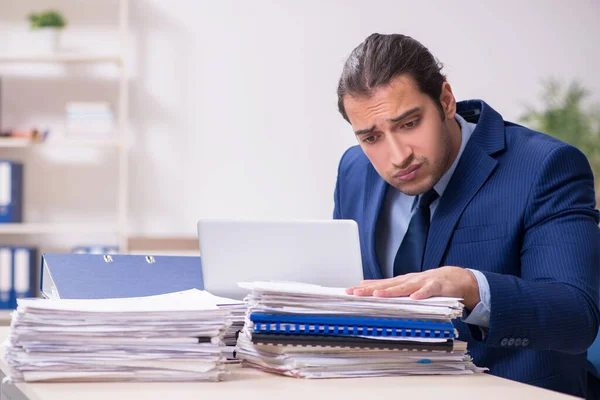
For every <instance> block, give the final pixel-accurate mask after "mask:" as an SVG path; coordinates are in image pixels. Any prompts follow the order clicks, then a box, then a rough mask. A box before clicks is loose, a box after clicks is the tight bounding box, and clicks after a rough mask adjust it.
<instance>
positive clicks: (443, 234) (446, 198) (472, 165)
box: [423, 143, 498, 270]
mask: <svg viewBox="0 0 600 400" xmlns="http://www.w3.org/2000/svg"><path fill="white" fill-rule="evenodd" d="M470 144H471V143H469V144H467V148H465V151H464V152H463V155H462V157H461V159H460V161H459V163H458V165H457V167H456V170H455V171H454V174H453V175H452V179H451V180H450V183H449V184H448V187H447V188H446V190H445V191H444V194H443V195H442V197H441V198H440V203H439V205H438V207H437V209H436V211H435V214H434V215H433V219H432V221H431V226H430V227H429V235H428V237H427V245H426V250H425V256H424V259H423V270H428V269H432V268H437V267H439V266H440V265H439V264H440V262H441V261H442V257H443V256H444V252H445V251H446V247H447V246H448V242H449V241H450V237H451V236H452V233H453V232H454V227H455V226H456V224H457V223H458V220H459V218H460V216H461V215H462V213H463V211H464V209H465V208H466V207H467V205H468V204H469V202H470V201H471V199H472V198H473V196H475V194H476V193H477V192H478V191H479V189H480V188H481V187H482V186H483V184H484V183H485V181H486V180H487V179H488V177H489V176H490V175H491V173H492V172H493V171H494V169H495V168H496V165H497V164H498V162H497V161H496V160H495V159H493V158H492V157H490V156H489V155H487V154H485V153H484V152H483V151H482V150H481V149H480V148H479V147H477V146H469V145H470Z"/></svg>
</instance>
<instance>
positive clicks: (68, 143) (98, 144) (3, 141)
mask: <svg viewBox="0 0 600 400" xmlns="http://www.w3.org/2000/svg"><path fill="white" fill-rule="evenodd" d="M119 146H121V141H120V140H118V139H72V140H69V139H59V140H52V139H49V140H46V141H44V142H35V141H31V140H29V139H21V138H15V139H12V138H3V137H0V148H5V147H9V148H21V149H27V148H32V149H35V148H37V149H43V148H48V147H50V148H53V147H54V148H58V147H63V148H68V147H87V148H99V149H102V148H111V147H112V148H118V147H119Z"/></svg>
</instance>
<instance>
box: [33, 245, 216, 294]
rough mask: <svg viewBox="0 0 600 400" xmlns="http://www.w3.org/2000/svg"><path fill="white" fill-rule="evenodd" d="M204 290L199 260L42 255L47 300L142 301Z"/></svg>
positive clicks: (43, 288)
mask: <svg viewBox="0 0 600 400" xmlns="http://www.w3.org/2000/svg"><path fill="white" fill-rule="evenodd" d="M194 288H195V289H204V281H203V278H202V263H201V261H200V257H184V256H142V255H119V254H115V255H110V254H105V255H98V254H53V253H46V254H42V272H41V281H40V289H41V292H42V296H44V297H46V298H50V299H105V298H123V297H142V296H152V295H157V294H165V293H171V292H178V291H182V290H188V289H194Z"/></svg>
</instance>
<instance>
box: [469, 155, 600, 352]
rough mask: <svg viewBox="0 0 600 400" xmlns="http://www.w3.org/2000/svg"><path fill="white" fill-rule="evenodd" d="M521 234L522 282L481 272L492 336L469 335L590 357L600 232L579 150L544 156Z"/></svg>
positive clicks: (507, 344) (591, 187)
mask: <svg viewBox="0 0 600 400" xmlns="http://www.w3.org/2000/svg"><path fill="white" fill-rule="evenodd" d="M523 228H524V234H523V239H522V247H521V277H516V276H512V275H503V274H497V273H490V272H483V273H484V275H485V277H486V278H487V280H488V283H489V286H490V294H491V313H490V321H489V331H488V334H487V335H486V336H485V338H482V337H481V335H480V334H479V335H478V334H477V331H476V330H474V329H471V332H472V333H473V336H474V337H475V339H478V340H482V341H483V342H485V343H486V344H487V345H488V346H494V347H516V346H521V347H524V348H531V349H538V350H555V351H561V352H565V353H581V352H584V351H586V349H587V348H588V347H589V346H590V345H591V344H592V342H593V341H594V339H595V337H596V334H597V331H598V323H599V320H600V316H599V310H598V291H599V286H600V272H599V269H600V230H599V228H598V211H597V210H595V193H594V182H593V175H592V171H591V169H590V166H589V163H588V161H587V159H586V158H585V156H584V155H583V154H582V153H581V152H580V151H579V150H577V149H575V148H574V147H571V146H568V145H563V146H562V147H559V148H556V149H554V150H553V151H552V152H551V153H550V154H549V155H548V156H547V157H546V158H545V160H544V162H543V163H542V165H541V166H540V168H539V171H538V173H537V176H536V178H535V181H534V183H533V185H532V187H531V191H530V194H529V198H528V200H527V207H526V210H525V215H524V219H523ZM477 336H479V337H477ZM511 339H512V340H511Z"/></svg>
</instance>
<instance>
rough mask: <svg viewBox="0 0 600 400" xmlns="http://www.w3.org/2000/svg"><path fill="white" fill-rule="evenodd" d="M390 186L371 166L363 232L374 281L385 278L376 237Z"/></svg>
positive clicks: (364, 246)
mask: <svg viewBox="0 0 600 400" xmlns="http://www.w3.org/2000/svg"><path fill="white" fill-rule="evenodd" d="M387 188H388V184H387V182H386V181H384V180H383V178H381V176H379V174H378V173H377V171H376V170H375V168H373V166H372V165H371V164H369V166H368V169H367V175H366V179H365V198H364V199H363V215H364V218H365V224H364V227H365V229H364V232H363V246H362V248H363V251H367V254H366V256H367V257H368V258H369V260H370V262H369V263H368V267H369V270H370V272H371V276H372V277H373V279H381V278H383V273H382V272H381V268H380V267H379V263H378V261H377V254H376V250H375V249H376V247H375V235H376V229H377V220H378V218H379V213H380V212H381V207H382V206H383V201H384V199H385V195H386V193H387Z"/></svg>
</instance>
